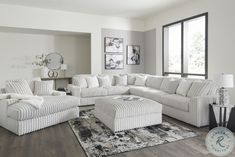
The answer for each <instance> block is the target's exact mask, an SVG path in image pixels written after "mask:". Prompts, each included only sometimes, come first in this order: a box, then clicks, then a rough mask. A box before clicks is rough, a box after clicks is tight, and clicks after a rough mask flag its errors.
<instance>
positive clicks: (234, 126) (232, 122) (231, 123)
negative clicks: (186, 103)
mask: <svg viewBox="0 0 235 157" xmlns="http://www.w3.org/2000/svg"><path fill="white" fill-rule="evenodd" d="M222 108H223V110H224V112H222ZM226 110H227V108H226V107H220V109H219V122H218V123H217V121H216V117H215V113H214V110H213V105H212V104H209V129H210V130H211V129H213V128H215V127H217V126H220V127H227V128H228V129H229V130H231V131H232V132H235V107H232V109H231V112H230V116H229V120H228V122H227V123H226V112H227V111H226ZM226 124H227V126H226Z"/></svg>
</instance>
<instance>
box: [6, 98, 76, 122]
mask: <svg viewBox="0 0 235 157" xmlns="http://www.w3.org/2000/svg"><path fill="white" fill-rule="evenodd" d="M43 98H44V103H43V104H42V107H41V108H40V109H35V108H34V107H32V106H31V105H29V104H25V103H21V102H19V103H15V104H12V105H10V106H9V107H8V110H7V115H8V116H9V117H11V118H12V119H15V120H17V121H22V120H27V119H33V118H38V117H42V116H47V115H50V114H53V113H58V112H61V111H65V110H67V109H71V108H74V107H76V106H79V99H78V98H77V97H73V96H44V97H43Z"/></svg>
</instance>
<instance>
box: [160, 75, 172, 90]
mask: <svg viewBox="0 0 235 157" xmlns="http://www.w3.org/2000/svg"><path fill="white" fill-rule="evenodd" d="M170 80H172V78H163V80H162V83H161V86H160V89H161V90H163V91H166V90H167V87H168V84H169V83H170Z"/></svg>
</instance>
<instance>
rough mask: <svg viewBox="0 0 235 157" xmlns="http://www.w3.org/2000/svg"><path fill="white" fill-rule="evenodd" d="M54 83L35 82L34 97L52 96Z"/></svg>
mask: <svg viewBox="0 0 235 157" xmlns="http://www.w3.org/2000/svg"><path fill="white" fill-rule="evenodd" d="M53 85H54V81H52V80H51V81H35V88H34V94H35V95H52V93H53Z"/></svg>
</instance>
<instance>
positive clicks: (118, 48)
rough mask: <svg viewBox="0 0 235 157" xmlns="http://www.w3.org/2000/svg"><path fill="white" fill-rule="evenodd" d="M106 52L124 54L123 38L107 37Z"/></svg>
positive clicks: (105, 39) (105, 41) (105, 40)
mask: <svg viewBox="0 0 235 157" xmlns="http://www.w3.org/2000/svg"><path fill="white" fill-rule="evenodd" d="M104 43H105V44H104V50H105V52H108V53H120V52H124V43H123V38H115V37H105V38H104Z"/></svg>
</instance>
